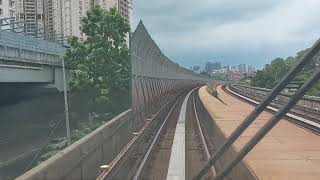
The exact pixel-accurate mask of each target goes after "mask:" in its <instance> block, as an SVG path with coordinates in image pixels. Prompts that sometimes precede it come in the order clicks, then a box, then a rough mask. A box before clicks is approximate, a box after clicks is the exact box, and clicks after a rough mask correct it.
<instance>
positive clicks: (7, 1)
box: [0, 0, 15, 29]
mask: <svg viewBox="0 0 320 180" xmlns="http://www.w3.org/2000/svg"><path fill="white" fill-rule="evenodd" d="M14 17H15V1H14V0H0V19H1V21H0V23H1V24H0V29H10V25H12V23H14Z"/></svg>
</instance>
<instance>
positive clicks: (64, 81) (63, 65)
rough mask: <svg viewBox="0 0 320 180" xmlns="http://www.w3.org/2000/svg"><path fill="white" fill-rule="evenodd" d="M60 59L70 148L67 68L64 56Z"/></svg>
mask: <svg viewBox="0 0 320 180" xmlns="http://www.w3.org/2000/svg"><path fill="white" fill-rule="evenodd" d="M60 58H61V60H62V75H63V95H64V111H65V115H66V130H67V143H68V146H70V145H71V137H70V120H69V104H68V92H67V80H66V68H65V64H64V58H63V56H61V57H60Z"/></svg>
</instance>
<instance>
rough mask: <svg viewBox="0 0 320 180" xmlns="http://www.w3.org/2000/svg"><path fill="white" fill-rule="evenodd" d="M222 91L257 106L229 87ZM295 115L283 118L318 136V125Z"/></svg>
mask: <svg viewBox="0 0 320 180" xmlns="http://www.w3.org/2000/svg"><path fill="white" fill-rule="evenodd" d="M222 89H224V91H226V92H227V93H229V94H230V95H233V96H236V97H237V98H240V99H242V100H244V101H246V102H249V103H251V104H255V105H258V104H259V102H257V101H255V100H253V99H251V98H249V97H246V96H244V95H241V94H238V93H236V92H234V91H232V90H231V89H230V88H229V87H224V88H222ZM267 109H268V110H270V111H272V112H274V113H276V112H278V111H279V109H278V108H274V107H272V106H268V107H267ZM295 114H296V115H295ZM295 114H291V113H290V112H289V113H287V114H286V115H285V117H286V118H287V120H288V121H290V122H292V123H294V124H295V125H298V126H300V127H302V128H304V129H306V130H308V131H310V132H312V133H314V134H317V135H320V124H319V123H316V122H314V121H310V120H308V119H305V118H303V117H300V116H299V114H298V113H295Z"/></svg>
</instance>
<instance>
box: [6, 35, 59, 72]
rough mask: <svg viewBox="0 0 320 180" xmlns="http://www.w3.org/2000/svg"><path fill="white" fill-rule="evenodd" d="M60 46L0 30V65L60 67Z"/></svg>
mask: <svg viewBox="0 0 320 180" xmlns="http://www.w3.org/2000/svg"><path fill="white" fill-rule="evenodd" d="M64 51H65V48H64V47H63V46H62V45H61V44H57V43H54V42H50V41H46V40H42V39H36V38H34V37H30V36H25V35H23V34H18V33H14V32H8V31H4V30H0V63H1V64H9V65H25V64H32V65H36V64H38V65H39V64H40V65H55V66H61V60H60V56H61V55H62V54H63V53H64Z"/></svg>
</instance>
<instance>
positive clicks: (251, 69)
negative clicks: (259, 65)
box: [248, 65, 256, 73]
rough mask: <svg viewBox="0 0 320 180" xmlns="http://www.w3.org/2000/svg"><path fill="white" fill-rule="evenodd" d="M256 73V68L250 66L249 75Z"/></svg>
mask: <svg viewBox="0 0 320 180" xmlns="http://www.w3.org/2000/svg"><path fill="white" fill-rule="evenodd" d="M255 72H256V68H255V67H254V66H251V65H249V66H248V73H255Z"/></svg>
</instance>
